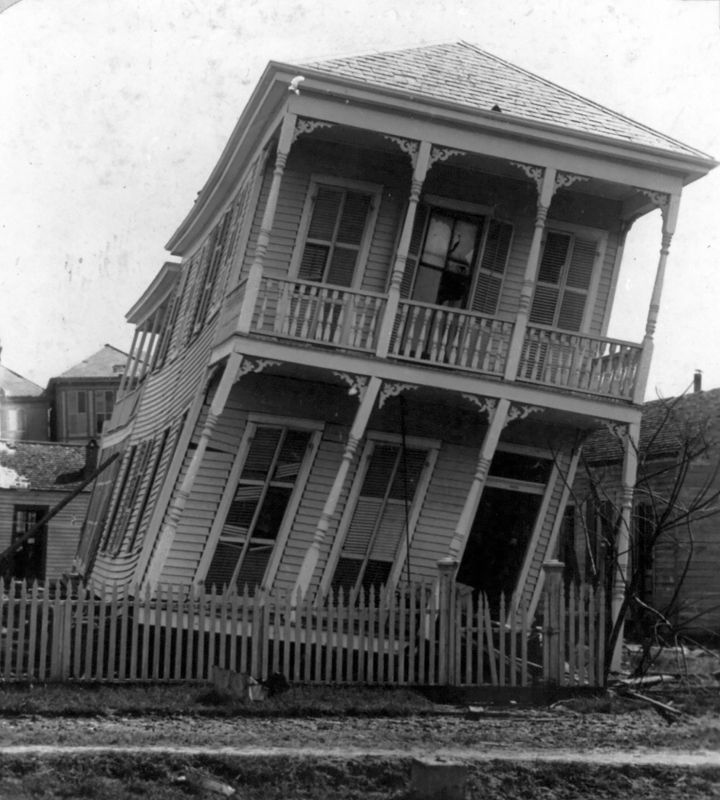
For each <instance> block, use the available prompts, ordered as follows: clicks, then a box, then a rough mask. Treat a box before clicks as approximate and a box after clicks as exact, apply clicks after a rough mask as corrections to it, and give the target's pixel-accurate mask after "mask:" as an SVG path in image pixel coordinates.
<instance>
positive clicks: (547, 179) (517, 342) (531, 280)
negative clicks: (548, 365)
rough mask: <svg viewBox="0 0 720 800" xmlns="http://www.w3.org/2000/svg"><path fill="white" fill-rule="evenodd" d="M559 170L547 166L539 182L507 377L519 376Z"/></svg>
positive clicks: (508, 378)
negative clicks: (547, 221) (535, 210)
mask: <svg viewBox="0 0 720 800" xmlns="http://www.w3.org/2000/svg"><path fill="white" fill-rule="evenodd" d="M556 175H557V171H556V170H555V169H553V168H552V167H546V168H545V170H544V171H543V176H542V178H541V179H540V182H539V184H538V201H537V214H536V216H535V230H534V231H533V238H532V244H531V245H530V254H529V255H528V260H527V264H526V265H525V277H524V279H523V285H522V290H521V292H520V308H519V310H518V313H517V317H516V318H515V329H514V330H513V335H512V339H511V340H510V347H509V349H508V357H507V363H506V364H505V380H508V381H514V380H515V378H516V377H517V371H518V366H519V365H520V356H521V355H522V349H523V344H524V342H525V332H526V330H527V326H528V317H529V316H530V303H531V302H532V296H533V291H534V289H535V280H536V279H537V273H538V268H539V266H540V250H541V248H542V238H543V233H544V232H545V220H546V219H547V215H548V211H549V210H550V202H551V201H552V197H553V194H555V189H556V184H555V177H556Z"/></svg>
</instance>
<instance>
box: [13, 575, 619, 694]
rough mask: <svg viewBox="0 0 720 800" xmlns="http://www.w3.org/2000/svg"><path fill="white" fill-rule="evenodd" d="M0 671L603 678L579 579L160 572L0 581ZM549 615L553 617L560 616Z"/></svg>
mask: <svg viewBox="0 0 720 800" xmlns="http://www.w3.org/2000/svg"><path fill="white" fill-rule="evenodd" d="M3 589H4V591H3V600H2V638H0V678H1V679H2V680H5V681H48V680H56V681H68V680H72V681H198V682H203V681H209V680H210V679H211V677H212V668H213V666H220V667H223V668H224V669H232V670H235V671H237V672H242V673H246V674H249V675H252V676H253V677H256V678H257V679H260V680H263V679H266V678H267V677H269V676H270V675H271V674H273V673H276V672H281V673H283V674H284V675H285V676H286V677H287V678H288V679H289V680H291V681H293V682H298V683H326V684H328V683H333V684H385V685H426V686H432V685H452V686H482V685H491V686H529V685H531V684H533V683H537V682H539V681H543V680H544V681H551V682H553V683H556V684H561V685H582V686H597V685H602V673H603V660H602V659H603V646H602V642H603V639H604V600H603V598H602V595H601V594H600V595H598V594H596V593H595V592H593V591H591V590H590V589H588V588H587V587H584V588H583V589H581V590H580V591H579V592H577V593H576V592H575V590H574V589H573V590H571V592H572V594H571V595H570V598H571V599H570V602H567V603H566V592H565V591H564V590H563V589H562V587H560V588H559V589H558V587H557V586H555V587H554V588H553V589H552V590H549V591H547V592H546V593H545V601H544V604H543V608H544V613H543V615H542V617H541V618H540V619H536V620H535V621H532V620H530V619H529V615H528V608H527V605H525V604H522V603H520V602H518V599H517V598H515V597H513V598H508V599H507V601H506V599H505V598H504V597H500V598H498V599H496V600H495V601H492V602H491V601H489V600H488V599H487V598H485V597H483V596H478V595H473V594H472V593H470V592H467V591H466V592H461V591H459V590H458V589H457V588H456V587H455V585H454V584H452V583H450V582H449V581H447V582H443V581H442V580H436V581H433V582H422V581H421V582H417V583H412V584H408V585H403V586H400V587H398V588H396V589H394V590H382V591H381V592H379V593H376V592H368V593H361V595H360V596H355V595H353V596H351V597H348V596H345V595H335V594H333V593H332V592H331V593H329V594H328V595H325V596H313V595H312V594H308V595H307V596H306V597H304V598H301V597H293V596H291V595H290V594H289V593H284V592H276V591H272V592H264V591H257V592H255V593H254V594H251V593H250V592H248V591H247V590H246V591H245V592H244V593H243V594H241V595H238V594H224V595H218V594H214V593H210V592H205V590H204V589H203V588H202V587H188V586H161V587H159V589H158V591H157V592H156V593H155V594H152V593H151V592H150V590H149V589H148V590H146V591H145V592H142V593H140V592H136V591H133V590H128V591H125V592H122V593H119V592H118V591H117V590H116V589H113V590H110V591H107V590H105V587H101V586H95V587H85V588H83V587H77V586H73V585H71V584H52V585H47V586H45V587H40V586H38V585H37V584H35V585H33V586H27V585H26V584H24V583H23V584H17V583H14V584H10V585H7V586H4V587H3ZM561 621H562V622H561Z"/></svg>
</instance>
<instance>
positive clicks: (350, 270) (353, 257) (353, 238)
mask: <svg viewBox="0 0 720 800" xmlns="http://www.w3.org/2000/svg"><path fill="white" fill-rule="evenodd" d="M370 203H371V198H370V195H367V194H361V193H359V192H347V193H346V195H345V203H344V204H343V211H342V215H341V217H340V224H339V226H338V232H337V236H336V238H335V248H334V250H333V254H332V259H331V261H330V267H329V268H328V273H327V278H326V279H325V280H326V282H327V283H331V284H333V285H335V286H351V285H352V282H353V277H354V276H355V267H356V266H357V260H358V255H359V253H360V245H361V244H362V240H363V235H364V234H365V226H366V224H367V218H368V214H369V212H370Z"/></svg>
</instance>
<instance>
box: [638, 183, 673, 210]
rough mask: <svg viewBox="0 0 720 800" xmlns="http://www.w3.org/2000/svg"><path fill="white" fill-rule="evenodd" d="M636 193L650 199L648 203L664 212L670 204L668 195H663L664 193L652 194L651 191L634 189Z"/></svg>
mask: <svg viewBox="0 0 720 800" xmlns="http://www.w3.org/2000/svg"><path fill="white" fill-rule="evenodd" d="M635 188H636V189H637V190H638V192H640V193H641V194H644V195H645V197H649V198H650V202H651V203H652V204H653V205H654V206H655V207H656V208H661V209H663V210H665V209H666V208H667V206H668V203H669V202H670V195H669V194H665V192H653V191H652V190H651V189H641V188H640V187H638V186H636V187H635Z"/></svg>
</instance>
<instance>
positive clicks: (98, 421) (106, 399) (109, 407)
mask: <svg viewBox="0 0 720 800" xmlns="http://www.w3.org/2000/svg"><path fill="white" fill-rule="evenodd" d="M114 405H115V392H114V391H113V390H112V389H101V390H98V391H96V392H95V433H96V434H97V435H98V436H100V435H101V434H102V431H103V425H104V423H105V421H106V420H109V419H110V417H112V412H113V406H114Z"/></svg>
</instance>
